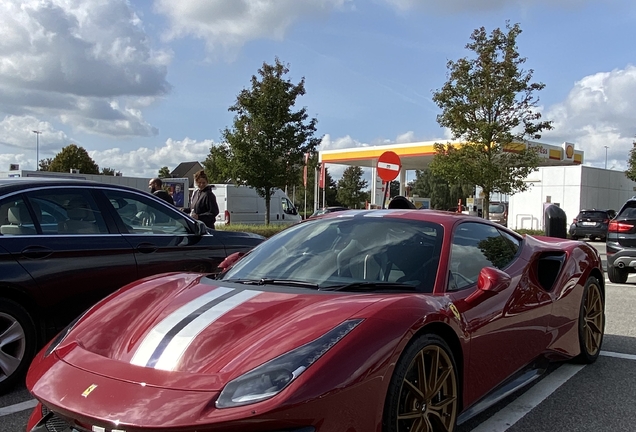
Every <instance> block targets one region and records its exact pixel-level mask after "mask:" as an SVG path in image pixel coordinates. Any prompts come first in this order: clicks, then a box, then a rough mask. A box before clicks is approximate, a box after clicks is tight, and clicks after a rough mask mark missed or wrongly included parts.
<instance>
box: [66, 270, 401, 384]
mask: <svg viewBox="0 0 636 432" xmlns="http://www.w3.org/2000/svg"><path fill="white" fill-rule="evenodd" d="M397 297H400V296H397ZM392 299H396V297H395V296H394V297H392ZM382 301H392V300H390V299H389V298H387V297H386V296H383V295H374V294H344V293H323V292H318V291H315V290H310V289H293V288H287V287H271V286H270V287H268V286H265V287H263V286H254V285H239V284H234V283H230V284H224V283H223V282H222V281H214V280H211V279H207V278H204V277H203V276H201V275H195V274H168V275H162V276H161V277H155V278H149V279H146V280H144V281H141V282H139V283H138V284H133V285H131V286H129V287H126V288H125V289H123V290H121V291H120V292H119V293H117V294H115V295H114V296H111V298H109V299H108V300H107V301H104V302H102V303H100V304H98V305H97V306H96V307H94V308H93V309H92V310H90V311H89V312H88V313H87V314H86V315H85V316H84V317H83V318H82V319H81V320H80V321H79V322H78V323H77V324H76V325H75V327H74V328H73V329H72V330H71V332H69V334H68V336H67V337H66V338H65V339H64V341H63V343H62V344H60V346H59V347H58V348H57V349H56V355H57V356H58V357H60V358H61V359H62V360H63V361H65V362H66V363H69V364H71V365H73V366H76V367H78V368H81V369H83V370H85V371H90V372H93V373H96V374H99V375H103V376H108V377H111V378H116V379H120V380H125V381H129V382H143V383H144V385H156V386H161V387H169V388H175V389H180V388H181V389H190V390H192V389H199V390H219V389H221V388H222V387H223V385H224V384H225V383H227V382H228V381H229V380H231V379H233V378H235V377H237V376H239V375H241V374H243V373H245V372H247V371H249V370H251V369H253V368H255V367H256V366H258V365H260V364H263V363H265V362H266V361H268V360H271V359H273V358H275V357H277V356H279V355H281V354H284V353H286V352H288V351H290V350H292V349H294V348H297V347H299V346H301V345H303V344H306V343H308V342H310V341H312V340H314V339H316V338H318V337H320V336H322V335H323V334H325V333H326V332H328V331H329V330H331V329H332V328H334V327H335V326H337V325H338V324H340V323H342V322H343V321H346V320H347V319H350V318H353V317H356V318H364V314H363V313H362V311H363V310H364V309H365V308H367V307H368V306H370V305H372V304H377V303H378V302H380V303H381V302H382Z"/></svg>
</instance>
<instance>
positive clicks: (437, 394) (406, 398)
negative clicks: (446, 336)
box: [382, 334, 460, 432]
mask: <svg viewBox="0 0 636 432" xmlns="http://www.w3.org/2000/svg"><path fill="white" fill-rule="evenodd" d="M422 371H424V373H423V374H422V373H421V372H422ZM433 375H434V376H433ZM431 378H434V379H431ZM422 381H424V382H422ZM429 383H432V385H431V386H430V387H429ZM416 389H417V390H416ZM459 401H460V394H459V380H458V377H457V367H456V365H455V359H454V358H453V353H452V352H451V350H450V348H449V347H448V344H447V343H446V342H445V341H444V340H443V339H442V338H441V337H439V336H437V335H434V334H429V335H422V336H419V337H417V338H416V339H414V340H413V341H411V343H410V344H409V345H408V346H407V348H406V349H405V350H404V352H403V353H402V356H401V357H400V360H399V361H398V363H397V365H396V366H395V370H394V371H393V376H392V377H391V381H390V383H389V389H388V392H387V396H386V401H385V403H384V413H383V416H382V431H383V432H406V431H413V430H422V431H427V430H430V431H438V430H439V431H446V432H452V431H454V430H455V425H456V423H457V415H458V411H459Z"/></svg>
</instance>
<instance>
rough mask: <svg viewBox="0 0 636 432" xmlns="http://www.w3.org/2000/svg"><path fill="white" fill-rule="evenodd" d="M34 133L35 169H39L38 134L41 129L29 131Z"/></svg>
mask: <svg viewBox="0 0 636 432" xmlns="http://www.w3.org/2000/svg"><path fill="white" fill-rule="evenodd" d="M31 132H33V133H34V134H35V170H36V171H39V170H40V134H41V133H42V131H39V130H34V131H31Z"/></svg>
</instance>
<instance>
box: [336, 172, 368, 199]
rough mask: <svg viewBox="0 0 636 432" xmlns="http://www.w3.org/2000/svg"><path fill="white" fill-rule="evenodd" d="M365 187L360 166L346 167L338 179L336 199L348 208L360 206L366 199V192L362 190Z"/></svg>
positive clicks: (365, 182) (365, 183)
mask: <svg viewBox="0 0 636 432" xmlns="http://www.w3.org/2000/svg"><path fill="white" fill-rule="evenodd" d="M366 187H367V181H366V180H363V179H362V168H360V167H358V166H350V167H347V168H346V169H345V170H344V173H342V178H341V179H340V181H338V194H337V198H338V201H340V203H341V204H342V205H345V206H347V207H349V208H361V207H362V203H363V202H364V201H365V200H366V199H367V194H366V193H365V192H363V189H364V188H366Z"/></svg>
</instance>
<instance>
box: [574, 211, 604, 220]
mask: <svg viewBox="0 0 636 432" xmlns="http://www.w3.org/2000/svg"><path fill="white" fill-rule="evenodd" d="M578 218H579V219H582V218H592V219H608V216H607V212H603V211H584V212H581V213H579V217H578Z"/></svg>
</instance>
